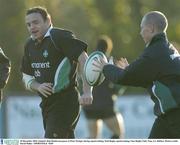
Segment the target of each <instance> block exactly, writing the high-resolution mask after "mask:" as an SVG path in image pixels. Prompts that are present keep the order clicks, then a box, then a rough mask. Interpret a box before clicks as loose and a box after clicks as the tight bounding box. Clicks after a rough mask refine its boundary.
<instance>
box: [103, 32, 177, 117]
mask: <svg viewBox="0 0 180 145" xmlns="http://www.w3.org/2000/svg"><path fill="white" fill-rule="evenodd" d="M103 73H104V75H105V77H106V78H108V79H110V80H111V81H113V82H114V83H118V84H122V85H129V86H137V87H144V88H147V89H148V92H149V93H150V95H151V99H152V100H153V101H154V103H155V105H154V113H155V115H160V114H162V113H165V112H167V111H169V110H171V109H174V108H177V107H179V105H180V55H179V53H178V51H177V50H176V48H175V47H174V46H173V45H172V44H170V43H169V41H168V39H167V36H166V34H165V33H160V34H157V35H155V36H154V37H153V38H152V40H151V42H150V43H149V45H148V46H146V47H145V49H144V51H143V53H142V54H141V55H140V56H139V57H138V58H137V59H136V60H135V61H134V62H132V63H131V64H130V65H129V66H128V67H126V69H124V70H123V69H121V68H119V67H116V66H113V65H105V66H104V68H103ZM165 92H166V93H165Z"/></svg>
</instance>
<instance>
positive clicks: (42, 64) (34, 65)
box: [31, 62, 50, 68]
mask: <svg viewBox="0 0 180 145" xmlns="http://www.w3.org/2000/svg"><path fill="white" fill-rule="evenodd" d="M31 67H32V68H50V62H37V63H36V62H34V63H31Z"/></svg>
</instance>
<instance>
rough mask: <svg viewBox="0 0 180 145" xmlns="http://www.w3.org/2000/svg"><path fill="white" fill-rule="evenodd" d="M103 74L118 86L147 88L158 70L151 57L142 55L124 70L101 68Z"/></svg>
mask: <svg viewBox="0 0 180 145" xmlns="http://www.w3.org/2000/svg"><path fill="white" fill-rule="evenodd" d="M103 73H104V75H105V77H107V78H108V79H110V80H111V81H113V82H115V83H118V84H122V85H129V86H139V87H148V86H149V85H151V83H152V81H153V80H154V78H155V77H156V76H157V74H158V68H157V67H156V63H155V60H154V59H153V58H152V57H151V55H147V54H143V55H141V56H140V57H139V58H138V59H136V60H135V61H134V62H132V63H131V64H130V65H129V66H128V67H127V68H126V69H125V70H123V69H120V68H118V67H116V66H113V65H107V66H105V67H104V68H103Z"/></svg>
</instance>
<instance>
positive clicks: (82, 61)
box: [78, 52, 92, 95]
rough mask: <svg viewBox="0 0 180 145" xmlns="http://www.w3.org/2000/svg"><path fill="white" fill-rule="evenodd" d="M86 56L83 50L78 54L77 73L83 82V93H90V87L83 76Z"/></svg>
mask: <svg viewBox="0 0 180 145" xmlns="http://www.w3.org/2000/svg"><path fill="white" fill-rule="evenodd" d="M87 58H88V56H87V54H86V53H85V52H83V53H82V54H81V55H80V56H79V59H78V60H79V69H78V70H79V74H80V76H81V79H82V82H83V93H88V94H91V95H92V87H91V86H89V84H88V83H87V82H86V80H85V78H84V74H83V73H84V72H83V71H84V64H85V62H86V60H87Z"/></svg>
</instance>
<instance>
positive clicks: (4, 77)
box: [0, 48, 11, 106]
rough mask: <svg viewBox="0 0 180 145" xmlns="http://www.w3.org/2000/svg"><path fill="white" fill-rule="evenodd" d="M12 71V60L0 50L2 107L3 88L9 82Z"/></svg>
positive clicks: (0, 101)
mask: <svg viewBox="0 0 180 145" xmlns="http://www.w3.org/2000/svg"><path fill="white" fill-rule="evenodd" d="M10 69H11V65H10V60H9V58H8V57H7V56H6V55H5V54H4V52H3V50H2V49H1V48H0V106H1V103H2V99H3V88H4V87H5V85H6V84H7V82H8V78H9V75H10Z"/></svg>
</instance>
